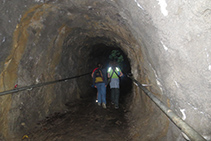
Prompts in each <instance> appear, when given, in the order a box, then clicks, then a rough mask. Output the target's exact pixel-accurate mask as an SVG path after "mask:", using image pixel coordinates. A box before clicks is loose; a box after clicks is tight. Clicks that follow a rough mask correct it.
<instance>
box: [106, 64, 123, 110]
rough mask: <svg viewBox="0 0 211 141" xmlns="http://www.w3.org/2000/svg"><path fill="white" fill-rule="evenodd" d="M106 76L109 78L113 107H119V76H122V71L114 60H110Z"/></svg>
mask: <svg viewBox="0 0 211 141" xmlns="http://www.w3.org/2000/svg"><path fill="white" fill-rule="evenodd" d="M107 73H108V78H110V80H111V81H110V89H111V104H115V109H119V95H120V91H119V78H120V77H121V76H123V73H122V71H121V70H120V68H119V67H117V65H116V62H112V64H111V67H109V68H108V71H107Z"/></svg>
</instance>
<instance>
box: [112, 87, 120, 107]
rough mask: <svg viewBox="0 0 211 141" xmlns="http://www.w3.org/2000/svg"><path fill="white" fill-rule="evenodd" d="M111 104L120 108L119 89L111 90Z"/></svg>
mask: <svg viewBox="0 0 211 141" xmlns="http://www.w3.org/2000/svg"><path fill="white" fill-rule="evenodd" d="M111 102H112V103H114V104H115V106H117V107H119V88H111Z"/></svg>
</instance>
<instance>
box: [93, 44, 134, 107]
mask: <svg viewBox="0 0 211 141" xmlns="http://www.w3.org/2000/svg"><path fill="white" fill-rule="evenodd" d="M113 50H116V51H118V52H119V53H120V54H121V55H122V56H123V61H122V62H121V63H120V64H118V65H119V67H120V69H121V70H122V72H123V74H124V75H123V76H122V77H121V78H120V105H125V104H126V103H125V102H127V97H128V94H130V92H131V90H132V80H131V79H130V78H128V77H127V76H126V75H127V74H128V73H131V67H130V61H129V59H128V57H127V55H126V54H125V53H124V52H123V51H122V50H121V49H120V48H119V47H118V45H116V46H108V45H105V44H96V45H93V47H92V51H91V53H90V61H91V60H92V62H95V64H94V66H93V69H94V68H95V67H96V64H97V63H102V64H103V66H104V68H105V69H106V70H108V68H109V67H110V66H109V62H110V61H112V60H111V59H110V58H109V56H110V55H111V54H112V51H113ZM93 93H94V96H93V101H94V100H95V98H96V93H97V90H96V89H95V88H93ZM106 96H107V103H109V102H110V86H109V85H108V87H107V95H106ZM124 107H125V106H124Z"/></svg>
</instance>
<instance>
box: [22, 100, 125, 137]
mask: <svg viewBox="0 0 211 141" xmlns="http://www.w3.org/2000/svg"><path fill="white" fill-rule="evenodd" d="M107 102H108V103H107V108H106V109H103V108H102V107H101V106H98V105H97V103H96V102H95V99H94V98H88V99H87V98H86V99H81V100H78V101H76V102H74V103H73V102H71V103H67V104H66V105H67V107H68V111H67V112H66V113H55V114H54V115H52V116H51V117H47V118H46V119H44V120H43V121H40V122H39V123H37V127H36V128H35V129H34V130H33V131H32V132H31V133H30V134H29V135H28V137H29V138H28V139H27V138H25V139H23V140H34V141H95V140H98V141H120V140H121V141H127V140H129V138H128V134H129V133H128V126H127V121H126V119H125V116H124V115H125V112H126V110H125V108H124V106H123V104H120V108H119V109H118V110H116V109H115V108H114V107H113V105H111V104H110V102H109V101H107Z"/></svg>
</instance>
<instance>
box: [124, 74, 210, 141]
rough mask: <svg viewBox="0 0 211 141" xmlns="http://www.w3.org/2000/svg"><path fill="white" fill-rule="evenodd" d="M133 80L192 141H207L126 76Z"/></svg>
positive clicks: (141, 86) (140, 85)
mask: <svg viewBox="0 0 211 141" xmlns="http://www.w3.org/2000/svg"><path fill="white" fill-rule="evenodd" d="M126 76H127V77H129V78H131V79H132V80H133V82H135V83H136V84H137V86H138V87H139V88H141V89H142V90H143V91H144V93H145V94H146V95H147V96H148V97H149V98H150V99H151V100H152V101H153V102H154V103H155V104H156V105H157V106H158V107H159V108H160V109H161V111H163V112H164V113H165V114H166V115H167V117H168V118H169V119H170V120H171V121H172V122H173V123H175V124H176V126H177V127H179V129H180V130H182V131H183V132H184V133H185V134H186V135H187V136H188V137H189V138H190V139H191V140H192V141H206V140H205V139H204V138H203V137H202V136H201V135H200V134H199V133H198V132H197V131H195V130H194V129H193V128H192V127H191V126H190V125H188V124H187V123H185V122H184V121H183V120H182V119H181V118H180V117H179V116H178V115H176V114H175V113H174V112H173V111H172V110H171V109H169V108H168V107H167V106H166V105H165V104H164V103H163V102H162V101H161V100H159V99H158V98H157V97H156V96H154V95H153V94H152V93H151V92H150V91H149V90H148V89H146V88H145V87H144V86H143V85H142V84H140V83H139V82H138V81H137V80H135V79H134V78H133V77H132V76H131V75H126Z"/></svg>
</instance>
